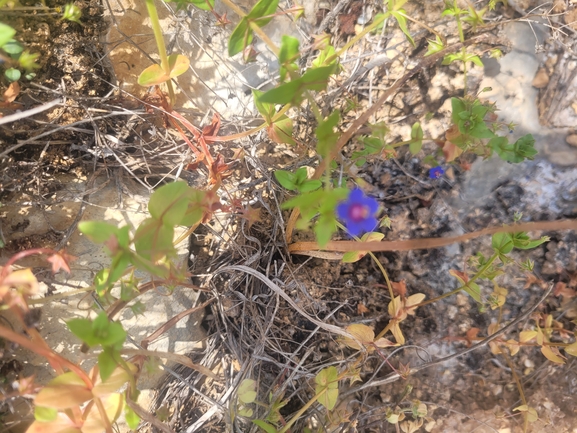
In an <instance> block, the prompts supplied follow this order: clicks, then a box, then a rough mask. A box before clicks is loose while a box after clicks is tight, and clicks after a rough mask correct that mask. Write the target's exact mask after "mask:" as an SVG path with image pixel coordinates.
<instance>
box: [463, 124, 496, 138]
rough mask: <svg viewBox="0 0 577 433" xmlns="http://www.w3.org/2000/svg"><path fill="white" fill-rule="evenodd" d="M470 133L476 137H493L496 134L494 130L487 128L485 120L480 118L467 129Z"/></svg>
mask: <svg viewBox="0 0 577 433" xmlns="http://www.w3.org/2000/svg"><path fill="white" fill-rule="evenodd" d="M466 132H467V133H468V134H469V135H471V136H472V137H475V138H492V137H494V136H495V134H494V133H493V131H491V130H490V129H489V128H487V125H486V124H485V122H484V121H483V120H478V121H477V122H476V123H475V124H474V125H473V127H472V128H470V129H469V130H467V131H466Z"/></svg>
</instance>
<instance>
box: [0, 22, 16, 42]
mask: <svg viewBox="0 0 577 433" xmlns="http://www.w3.org/2000/svg"><path fill="white" fill-rule="evenodd" d="M15 34H16V30H14V29H13V28H12V27H10V26H9V25H6V24H4V23H0V48H3V47H4V45H5V44H6V43H7V42H8V41H9V40H10V39H12V38H13V37H14V35H15Z"/></svg>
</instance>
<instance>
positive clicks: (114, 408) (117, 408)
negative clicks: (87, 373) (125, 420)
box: [82, 394, 124, 433]
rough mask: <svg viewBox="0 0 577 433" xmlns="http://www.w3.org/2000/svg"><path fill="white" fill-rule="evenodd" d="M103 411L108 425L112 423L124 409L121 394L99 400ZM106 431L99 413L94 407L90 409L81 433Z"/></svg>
mask: <svg viewBox="0 0 577 433" xmlns="http://www.w3.org/2000/svg"><path fill="white" fill-rule="evenodd" d="M101 401H102V405H103V406H104V411H105V412H106V416H107V417H108V420H109V421H110V423H114V422H115V421H116V420H117V419H118V417H119V416H120V414H121V413H122V408H123V407H124V396H123V395H122V394H111V395H109V396H107V397H105V398H102V399H101ZM103 431H106V423H105V421H104V420H103V419H102V416H101V414H100V411H99V410H98V407H97V406H96V405H93V406H92V407H91V408H90V412H89V413H88V416H87V417H86V421H85V422H84V424H83V425H82V433H101V432H103Z"/></svg>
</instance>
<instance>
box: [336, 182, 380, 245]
mask: <svg viewBox="0 0 577 433" xmlns="http://www.w3.org/2000/svg"><path fill="white" fill-rule="evenodd" d="M378 209H379V203H378V202H377V201H376V200H375V199H374V198H372V197H367V196H365V194H364V192H363V191H362V190H361V189H360V188H355V189H353V190H352V191H351V192H350V193H349V196H348V197H347V200H346V201H344V202H343V203H340V204H339V205H337V208H336V213H337V216H338V218H339V219H340V220H341V221H342V222H343V223H344V224H345V225H346V227H347V231H348V232H349V234H350V235H352V236H359V235H361V234H362V233H365V232H370V231H372V230H374V229H375V227H377V225H378V221H377V219H376V217H375V215H376V213H377V211H378Z"/></svg>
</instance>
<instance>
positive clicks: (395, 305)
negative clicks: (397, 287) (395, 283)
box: [388, 296, 403, 317]
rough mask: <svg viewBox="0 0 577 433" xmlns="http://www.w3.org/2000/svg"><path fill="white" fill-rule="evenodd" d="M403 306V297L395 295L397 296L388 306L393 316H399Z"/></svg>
mask: <svg viewBox="0 0 577 433" xmlns="http://www.w3.org/2000/svg"><path fill="white" fill-rule="evenodd" d="M402 308H403V303H402V301H401V297H400V296H395V298H394V299H393V300H391V302H389V308H388V310H389V315H390V316H391V317H399V316H400V312H401V309H402Z"/></svg>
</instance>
